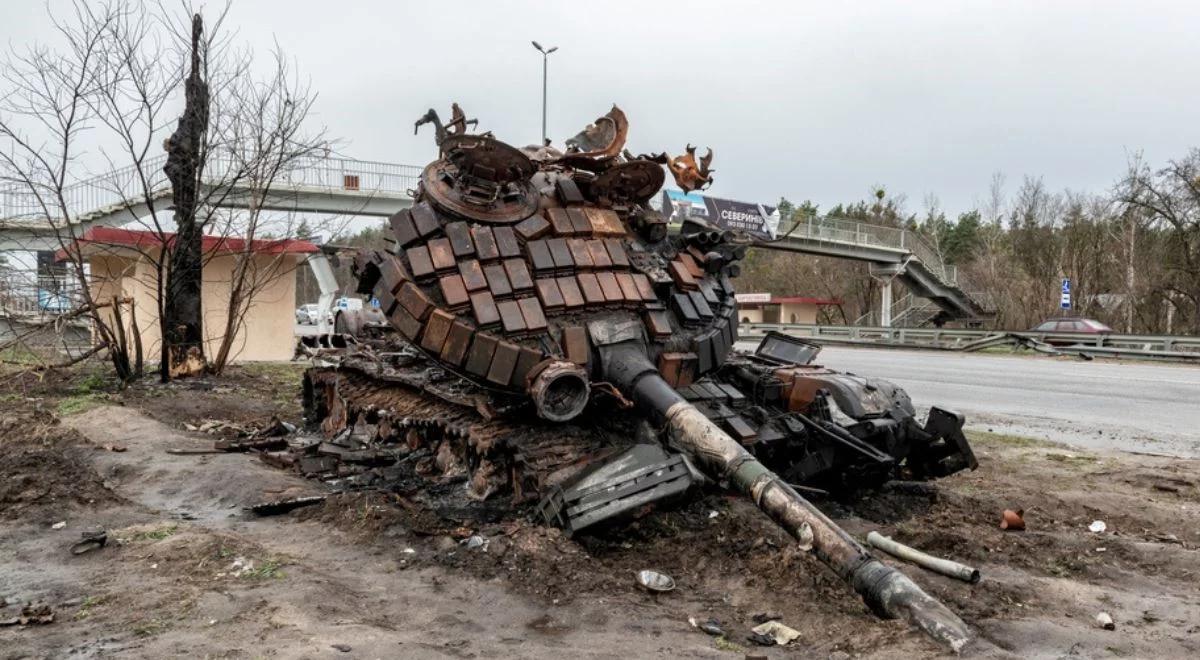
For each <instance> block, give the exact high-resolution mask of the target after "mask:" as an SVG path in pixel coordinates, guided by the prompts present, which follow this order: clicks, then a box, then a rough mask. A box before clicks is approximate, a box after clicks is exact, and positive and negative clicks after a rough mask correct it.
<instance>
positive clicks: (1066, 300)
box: [1058, 277, 1071, 309]
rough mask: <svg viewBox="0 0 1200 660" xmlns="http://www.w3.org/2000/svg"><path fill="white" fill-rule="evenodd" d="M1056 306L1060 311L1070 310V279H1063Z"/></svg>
mask: <svg viewBox="0 0 1200 660" xmlns="http://www.w3.org/2000/svg"><path fill="white" fill-rule="evenodd" d="M1058 306H1059V307H1061V308H1062V309H1071V278H1069V277H1064V278H1063V281H1062V296H1061V297H1060V298H1059V302H1058Z"/></svg>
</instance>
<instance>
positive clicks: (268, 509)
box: [250, 495, 326, 516]
mask: <svg viewBox="0 0 1200 660" xmlns="http://www.w3.org/2000/svg"><path fill="white" fill-rule="evenodd" d="M325 497H326V496H325V495H308V496H305V497H290V498H288V499H285V500H275V501H273V502H262V503H261V504H255V505H253V506H251V507H250V510H251V511H253V512H254V513H256V514H258V515H260V516H277V515H279V514H281V513H287V512H288V511H293V510H295V509H299V508H300V507H305V506H312V505H314V504H320V503H321V502H324V501H325Z"/></svg>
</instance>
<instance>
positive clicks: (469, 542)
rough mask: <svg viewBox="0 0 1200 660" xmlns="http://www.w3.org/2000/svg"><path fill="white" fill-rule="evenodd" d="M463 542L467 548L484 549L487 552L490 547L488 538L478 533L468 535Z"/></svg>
mask: <svg viewBox="0 0 1200 660" xmlns="http://www.w3.org/2000/svg"><path fill="white" fill-rule="evenodd" d="M462 544H463V545H465V546H467V550H483V551H484V552H487V549H488V539H486V538H484V537H482V536H480V535H478V534H473V535H471V536H469V537H467V539H466V540H465V541H463V542H462Z"/></svg>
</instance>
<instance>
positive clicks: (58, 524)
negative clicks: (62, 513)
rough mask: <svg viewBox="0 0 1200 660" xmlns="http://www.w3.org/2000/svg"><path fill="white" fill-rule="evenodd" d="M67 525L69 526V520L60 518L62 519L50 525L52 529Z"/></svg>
mask: <svg viewBox="0 0 1200 660" xmlns="http://www.w3.org/2000/svg"><path fill="white" fill-rule="evenodd" d="M66 526H67V521H65V520H60V521H58V522H56V523H54V524H53V525H50V529H62V528H63V527H66Z"/></svg>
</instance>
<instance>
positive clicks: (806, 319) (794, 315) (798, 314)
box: [737, 303, 817, 324]
mask: <svg viewBox="0 0 1200 660" xmlns="http://www.w3.org/2000/svg"><path fill="white" fill-rule="evenodd" d="M770 305H771V306H772V307H778V308H779V322H780V323H806V324H813V323H816V322H817V306H816V305H815V304H813V303H770ZM763 315H764V314H763V306H762V305H759V306H756V307H739V308H738V312H737V317H738V321H740V322H742V323H763Z"/></svg>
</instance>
